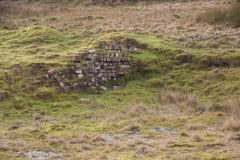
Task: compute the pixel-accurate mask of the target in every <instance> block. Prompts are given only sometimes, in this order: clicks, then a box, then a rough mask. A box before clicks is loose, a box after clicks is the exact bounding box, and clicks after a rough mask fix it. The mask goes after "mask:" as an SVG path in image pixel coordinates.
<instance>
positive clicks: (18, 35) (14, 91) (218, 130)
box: [0, 1, 240, 160]
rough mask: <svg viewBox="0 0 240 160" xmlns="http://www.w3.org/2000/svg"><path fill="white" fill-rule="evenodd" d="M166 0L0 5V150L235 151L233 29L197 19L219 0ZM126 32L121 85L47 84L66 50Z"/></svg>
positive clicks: (103, 153) (2, 153) (237, 81)
mask: <svg viewBox="0 0 240 160" xmlns="http://www.w3.org/2000/svg"><path fill="white" fill-rule="evenodd" d="M172 5H173V8H172V10H170V9H169V6H166V5H165V4H154V5H152V6H149V7H141V6H140V7H139V6H130V7H129V6H125V7H115V8H112V7H93V6H90V7H82V6H80V7H69V6H68V7H64V8H63V7H60V8H55V9H53V10H51V11H50V8H51V6H44V7H43V8H41V7H38V8H37V7H36V6H34V5H27V6H26V5H23V6H22V5H20V6H15V5H11V7H13V8H15V9H16V10H5V12H3V10H2V14H1V16H0V19H1V20H2V21H4V23H1V24H0V25H1V29H0V57H1V61H0V108H1V110H0V126H1V127H0V138H1V140H2V141H1V143H0V159H3V160H5V159H19V160H23V159H34V158H33V157H35V158H39V159H40V158H42V159H44V158H45V159H102V160H106V159H120V160H125V159H126V160H129V159H132V160H137V159H156V160H158V159H204V160H205V159H209V160H210V159H218V160H222V159H238V158H239V156H240V155H239V153H238V148H239V137H240V109H239V107H240V103H239V98H240V90H239V86H240V78H239V77H240V70H239V69H240V55H239V53H240V52H239V51H240V49H239V44H240V40H239V38H238V36H237V35H238V34H239V29H237V28H232V26H231V25H230V26H228V25H226V24H223V25H222V24H219V23H217V24H215V23H214V24H208V23H205V21H196V18H197V15H202V14H203V13H202V10H205V9H208V7H206V6H210V5H218V6H223V5H225V2H224V1H210V2H206V1H200V2H195V3H194V5H192V3H188V2H187V3H172ZM196 6H197V9H196ZM16 11H18V12H16ZM44 11H49V12H47V13H46V12H44ZM70 15H71V16H70ZM195 15H196V16H195ZM127 38H130V39H134V40H136V41H137V42H138V43H139V46H140V47H139V49H138V50H135V51H131V52H130V53H129V54H130V56H131V63H138V64H140V67H139V68H135V72H134V74H133V75H132V76H126V77H124V78H123V79H121V81H124V82H126V83H127V86H126V87H124V88H123V89H119V90H113V89H111V88H110V87H109V86H111V83H112V82H108V83H106V84H105V86H107V87H108V88H109V90H108V91H105V92H104V93H103V94H100V95H99V94H91V93H89V92H87V91H82V92H71V93H57V92H56V88H54V87H53V86H49V85H48V83H47V79H46V77H45V75H46V73H47V70H48V69H52V68H54V69H65V68H68V67H69V66H68V63H67V61H66V60H65V59H64V56H69V55H73V53H74V52H77V51H79V50H81V49H84V48H94V47H97V46H98V42H99V41H101V40H113V39H114V40H119V41H124V40H125V39H127ZM86 99H88V101H86Z"/></svg>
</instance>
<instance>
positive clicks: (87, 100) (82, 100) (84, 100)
mask: <svg viewBox="0 0 240 160" xmlns="http://www.w3.org/2000/svg"><path fill="white" fill-rule="evenodd" d="M80 101H81V102H85V103H89V102H90V100H89V99H85V98H81V99H80Z"/></svg>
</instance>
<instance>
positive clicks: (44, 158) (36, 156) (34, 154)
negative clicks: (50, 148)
mask: <svg viewBox="0 0 240 160" xmlns="http://www.w3.org/2000/svg"><path fill="white" fill-rule="evenodd" d="M25 155H26V156H27V157H28V158H29V159H31V160H48V159H51V160H61V159H60V158H58V156H57V154H56V153H54V152H43V151H29V152H26V153H25Z"/></svg>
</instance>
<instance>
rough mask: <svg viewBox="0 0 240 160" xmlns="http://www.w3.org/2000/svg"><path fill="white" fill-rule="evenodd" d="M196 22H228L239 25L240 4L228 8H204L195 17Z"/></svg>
mask: <svg viewBox="0 0 240 160" xmlns="http://www.w3.org/2000/svg"><path fill="white" fill-rule="evenodd" d="M196 21H197V22H207V23H210V24H224V23H226V24H230V25H233V26H235V27H240V5H238V4H237V5H234V6H231V7H228V8H214V9H209V10H206V11H205V12H204V13H201V14H199V15H198V16H197V17H196Z"/></svg>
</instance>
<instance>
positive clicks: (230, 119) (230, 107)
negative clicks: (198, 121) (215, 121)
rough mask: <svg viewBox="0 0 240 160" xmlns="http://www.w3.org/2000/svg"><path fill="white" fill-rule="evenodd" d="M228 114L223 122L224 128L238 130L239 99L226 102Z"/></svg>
mask: <svg viewBox="0 0 240 160" xmlns="http://www.w3.org/2000/svg"><path fill="white" fill-rule="evenodd" d="M226 109H227V112H228V115H227V117H226V119H225V122H224V124H223V127H224V129H226V130H232V131H239V130H240V102H239V100H230V101H229V102H228V103H226Z"/></svg>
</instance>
